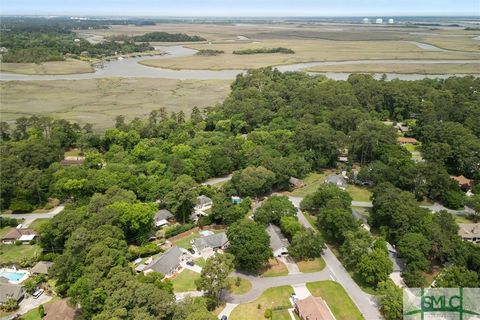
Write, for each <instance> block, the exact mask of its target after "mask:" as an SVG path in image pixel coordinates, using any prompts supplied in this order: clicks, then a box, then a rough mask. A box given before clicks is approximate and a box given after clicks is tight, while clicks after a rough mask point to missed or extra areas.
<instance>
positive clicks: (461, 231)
mask: <svg viewBox="0 0 480 320" xmlns="http://www.w3.org/2000/svg"><path fill="white" fill-rule="evenodd" d="M458 235H459V236H460V237H462V239H463V240H465V241H468V242H473V243H480V223H459V224H458Z"/></svg>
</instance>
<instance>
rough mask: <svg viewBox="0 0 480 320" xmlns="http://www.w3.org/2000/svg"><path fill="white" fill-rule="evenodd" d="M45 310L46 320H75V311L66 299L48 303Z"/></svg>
mask: <svg viewBox="0 0 480 320" xmlns="http://www.w3.org/2000/svg"><path fill="white" fill-rule="evenodd" d="M44 308H45V314H46V315H45V318H43V319H44V320H73V319H75V309H74V308H72V307H70V306H69V305H68V303H67V300H66V299H62V300H59V301H55V302H53V303H47V304H45V306H44Z"/></svg>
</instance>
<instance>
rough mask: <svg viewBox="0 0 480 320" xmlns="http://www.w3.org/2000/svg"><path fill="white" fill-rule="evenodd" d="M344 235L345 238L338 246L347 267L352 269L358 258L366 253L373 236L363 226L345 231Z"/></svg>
mask: <svg viewBox="0 0 480 320" xmlns="http://www.w3.org/2000/svg"><path fill="white" fill-rule="evenodd" d="M344 236H345V240H344V241H343V243H342V245H341V246H340V253H341V254H342V260H343V263H344V264H345V266H346V267H347V268H351V269H354V268H355V266H356V265H357V263H358V262H359V260H360V258H361V257H362V256H364V255H366V254H368V250H369V249H370V247H371V245H372V242H373V238H372V236H371V235H370V233H369V232H368V231H367V230H365V229H363V228H358V229H357V230H351V231H347V232H345V234H344Z"/></svg>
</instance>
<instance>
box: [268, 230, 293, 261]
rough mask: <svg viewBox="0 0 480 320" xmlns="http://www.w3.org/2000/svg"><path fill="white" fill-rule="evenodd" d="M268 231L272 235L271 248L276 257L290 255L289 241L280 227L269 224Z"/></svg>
mask: <svg viewBox="0 0 480 320" xmlns="http://www.w3.org/2000/svg"><path fill="white" fill-rule="evenodd" d="M267 233H268V235H269V237H270V248H271V249H272V252H273V256H274V257H281V256H285V255H288V249H287V248H288V245H289V242H288V240H287V238H285V237H284V236H283V234H282V232H281V231H280V228H279V227H277V226H275V225H273V224H269V225H268V227H267Z"/></svg>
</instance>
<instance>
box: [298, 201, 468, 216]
mask: <svg viewBox="0 0 480 320" xmlns="http://www.w3.org/2000/svg"><path fill="white" fill-rule="evenodd" d="M300 201H301V200H300ZM352 206H353V207H363V208H372V207H373V204H372V202H371V201H352ZM420 207H422V208H426V209H429V210H430V211H433V212H438V211H441V210H445V211H447V212H450V213H451V214H453V215H459V216H462V215H469V214H473V213H474V211H473V209H471V208H469V207H464V208H463V210H452V209H448V208H446V207H444V206H443V205H441V204H440V203H438V202H435V203H434V204H432V205H430V206H420Z"/></svg>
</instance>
